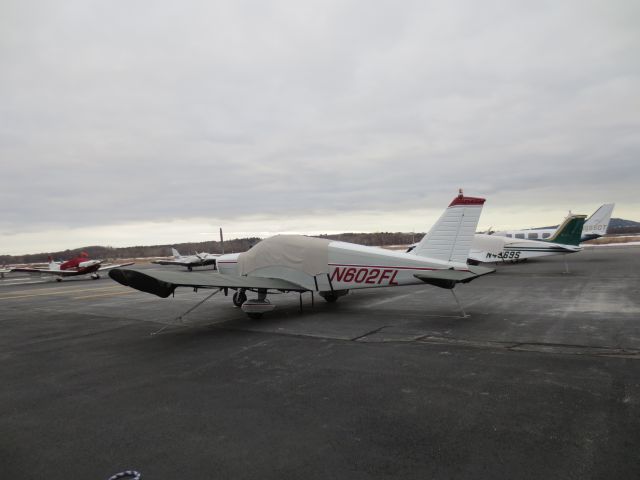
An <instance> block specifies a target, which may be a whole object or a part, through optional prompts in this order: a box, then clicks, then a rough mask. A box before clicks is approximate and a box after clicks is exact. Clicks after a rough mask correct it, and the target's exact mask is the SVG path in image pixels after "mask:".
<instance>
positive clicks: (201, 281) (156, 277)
mask: <svg viewBox="0 0 640 480" xmlns="http://www.w3.org/2000/svg"><path fill="white" fill-rule="evenodd" d="M109 276H110V277H111V278H113V279H114V280H115V281H116V282H118V283H121V284H122V285H125V286H127V287H131V288H135V289H136V290H140V291H142V292H147V293H152V294H154V295H157V296H159V297H162V298H167V297H168V296H169V295H171V294H172V293H173V292H174V291H175V289H176V288H178V287H192V288H250V289H254V288H264V289H269V290H294V291H303V290H306V288H304V287H301V286H300V285H296V284H295V283H291V282H287V281H286V280H281V279H279V278H262V277H249V276H235V275H224V274H222V273H214V272H176V271H167V270H145V271H141V270H135V269H133V268H116V269H113V270H111V271H110V272H109Z"/></svg>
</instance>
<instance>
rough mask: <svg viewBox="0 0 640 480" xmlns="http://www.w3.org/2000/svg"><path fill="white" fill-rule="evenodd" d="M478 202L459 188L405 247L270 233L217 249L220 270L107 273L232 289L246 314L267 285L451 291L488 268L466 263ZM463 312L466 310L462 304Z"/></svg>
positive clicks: (334, 290)
mask: <svg viewBox="0 0 640 480" xmlns="http://www.w3.org/2000/svg"><path fill="white" fill-rule="evenodd" d="M484 202H485V200H484V199H483V198H474V197H465V196H464V195H463V194H462V191H460V194H459V195H458V196H457V197H456V198H454V199H453V201H452V202H451V204H450V205H449V207H448V208H447V209H446V211H445V212H444V213H443V214H442V216H441V217H440V219H439V220H438V221H437V222H436V224H435V225H434V226H433V228H431V230H430V231H429V233H427V234H426V235H425V236H424V238H423V239H422V241H421V242H420V243H419V244H418V245H417V246H416V248H415V249H414V250H413V251H412V252H410V253H405V252H394V251H391V250H384V249H382V248H376V247H365V246H362V245H357V244H353V243H346V242H337V241H331V240H327V239H321V238H313V237H306V236H302V235H277V236H275V237H271V238H268V239H266V240H263V241H261V242H260V243H258V244H257V245H255V246H254V247H253V248H252V249H251V250H249V251H247V252H244V253H234V254H227V255H221V256H220V257H218V261H217V269H218V271H219V272H220V273H216V272H191V273H189V272H176V271H166V270H165V271H163V270H145V271H141V270H135V269H129V268H117V269H115V270H112V271H111V272H110V273H109V275H110V276H111V278H113V279H114V280H116V281H117V282H119V283H121V284H123V285H127V286H130V287H132V288H135V289H138V290H141V291H143V292H148V293H152V294H155V295H158V296H159V297H162V298H166V297H168V296H169V295H171V294H172V293H173V292H174V291H175V289H176V288H178V287H191V288H194V289H198V288H209V289H217V291H215V292H213V293H212V294H211V295H213V294H215V293H218V292H219V291H221V290H222V291H224V292H225V294H226V293H227V292H228V290H229V289H233V290H236V293H235V295H234V303H235V304H236V305H238V306H241V308H242V310H243V311H244V312H245V313H247V314H248V315H249V317H251V318H259V317H261V316H262V314H263V313H265V312H268V311H271V310H273V309H274V308H275V305H273V304H271V303H269V301H268V300H267V298H266V297H267V294H268V293H269V292H270V291H281V292H282V291H284V292H288V291H291V292H300V293H301V294H302V292H317V293H319V294H320V295H321V296H322V297H323V298H324V299H325V300H326V301H328V302H334V301H336V300H337V299H338V298H339V297H341V296H343V295H346V294H347V293H348V292H349V290H355V289H360V288H379V287H401V286H406V285H416V284H423V283H426V284H429V285H435V286H437V287H441V288H447V289H451V291H452V293H453V287H455V286H456V284H458V283H467V282H470V281H471V280H474V279H476V278H478V277H480V276H482V275H486V274H488V273H491V272H494V271H495V270H494V269H492V268H486V267H478V266H470V265H467V257H468V255H469V249H470V247H471V242H472V240H473V236H474V233H475V230H476V227H477V225H478V220H479V218H480V212H481V211H482V206H483V204H484ZM247 290H249V291H253V292H256V293H257V298H255V299H251V300H247V299H246V293H245V292H246V291H247ZM454 297H455V293H454ZM205 300H206V299H205ZM456 301H457V298H456ZM194 308H195V307H194ZM460 308H461V310H462V307H460ZM462 313H463V315H466V314H465V313H464V310H462Z"/></svg>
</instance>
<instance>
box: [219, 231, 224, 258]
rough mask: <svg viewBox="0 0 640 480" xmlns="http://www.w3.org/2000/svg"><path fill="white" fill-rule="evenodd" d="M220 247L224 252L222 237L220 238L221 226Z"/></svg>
mask: <svg viewBox="0 0 640 480" xmlns="http://www.w3.org/2000/svg"><path fill="white" fill-rule="evenodd" d="M220 248H221V249H222V253H223V254H224V238H222V227H220Z"/></svg>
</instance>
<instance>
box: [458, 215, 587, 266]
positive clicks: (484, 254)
mask: <svg viewBox="0 0 640 480" xmlns="http://www.w3.org/2000/svg"><path fill="white" fill-rule="evenodd" d="M585 218H587V216H586V215H569V216H568V217H567V218H566V219H565V220H564V222H563V223H562V225H560V226H559V227H558V229H557V230H556V231H555V233H554V234H553V235H552V236H550V237H549V238H547V239H546V240H521V239H519V238H508V237H501V236H498V235H486V234H476V235H475V237H474V239H473V243H472V245H471V250H470V252H469V263H472V264H475V265H477V264H478V263H479V262H500V261H503V262H506V261H508V262H517V261H521V260H527V259H529V258H535V257H546V256H549V255H563V254H567V253H575V252H579V251H580V250H582V248H581V247H580V236H581V234H582V231H583V230H582V227H583V225H584V220H585Z"/></svg>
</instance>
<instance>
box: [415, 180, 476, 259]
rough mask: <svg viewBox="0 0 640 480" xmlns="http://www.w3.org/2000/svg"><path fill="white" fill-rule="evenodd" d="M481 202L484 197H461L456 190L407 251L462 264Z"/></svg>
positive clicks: (420, 255) (467, 255)
mask: <svg viewBox="0 0 640 480" xmlns="http://www.w3.org/2000/svg"><path fill="white" fill-rule="evenodd" d="M484 202H485V199H484V198H477V197H465V196H464V195H463V193H462V190H460V194H459V195H458V196H457V197H456V198H454V199H453V201H452V202H451V203H450V204H449V207H448V208H447V209H446V210H445V211H444V213H443V214H442V216H441V217H440V219H439V220H438V221H437V222H436V223H435V225H434V226H433V227H431V230H429V232H428V233H427V234H426V235H425V236H424V237H423V238H422V240H421V241H420V243H418V245H417V246H416V248H414V249H413V250H411V253H412V254H413V255H417V256H419V257H429V258H435V259H437V260H442V261H445V262H456V263H464V264H466V263H467V258H468V257H469V250H470V249H471V242H472V241H473V236H474V235H475V233H476V228H477V226H478V220H479V219H480V213H481V212H482V206H483V205H484Z"/></svg>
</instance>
